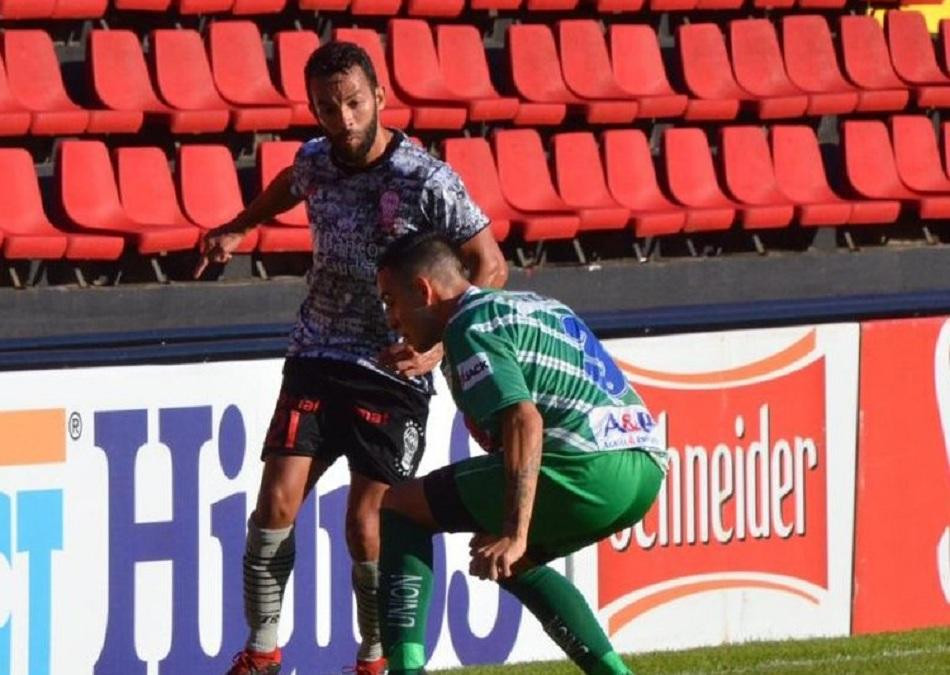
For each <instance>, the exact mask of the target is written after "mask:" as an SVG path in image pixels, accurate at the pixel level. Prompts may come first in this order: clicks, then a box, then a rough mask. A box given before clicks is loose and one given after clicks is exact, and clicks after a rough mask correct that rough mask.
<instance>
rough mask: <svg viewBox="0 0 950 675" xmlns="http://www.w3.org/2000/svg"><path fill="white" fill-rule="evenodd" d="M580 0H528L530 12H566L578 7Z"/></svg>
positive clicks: (526, 4) (527, 6) (526, 6)
mask: <svg viewBox="0 0 950 675" xmlns="http://www.w3.org/2000/svg"><path fill="white" fill-rule="evenodd" d="M578 2H579V0H526V2H525V9H527V10H528V11H530V12H566V11H569V10H572V9H574V8H576V7H577V3H578Z"/></svg>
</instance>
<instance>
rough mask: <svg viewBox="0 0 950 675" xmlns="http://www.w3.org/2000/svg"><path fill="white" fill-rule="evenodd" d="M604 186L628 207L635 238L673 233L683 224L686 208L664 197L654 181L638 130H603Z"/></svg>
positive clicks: (647, 150)
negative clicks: (605, 181)
mask: <svg viewBox="0 0 950 675" xmlns="http://www.w3.org/2000/svg"><path fill="white" fill-rule="evenodd" d="M604 163H605V164H606V166H607V185H608V187H609V188H610V194H611V195H613V198H614V199H615V200H616V201H617V203H618V204H620V205H621V206H624V207H626V208H628V209H630V216H631V218H632V219H633V223H634V230H635V232H636V235H637V236H638V237H655V236H660V235H664V234H674V233H676V232H679V231H680V230H682V229H683V226H684V225H685V224H686V211H685V210H683V208H682V207H680V206H677V205H676V204H674V203H673V202H671V201H670V200H669V199H667V198H666V197H665V196H664V195H663V193H662V192H661V191H660V187H659V185H657V182H656V169H655V168H654V166H653V158H652V157H651V155H650V144H649V142H648V141H647V138H646V136H645V135H644V133H643V132H642V131H640V130H639V129H611V130H610V131H607V132H605V133H604Z"/></svg>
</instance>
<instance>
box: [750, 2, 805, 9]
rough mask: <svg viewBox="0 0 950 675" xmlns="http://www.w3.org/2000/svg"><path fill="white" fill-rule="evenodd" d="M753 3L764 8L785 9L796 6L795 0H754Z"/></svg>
mask: <svg viewBox="0 0 950 675" xmlns="http://www.w3.org/2000/svg"><path fill="white" fill-rule="evenodd" d="M752 5H753V6H754V7H758V8H762V9H785V8H787V7H794V6H795V0H753V1H752Z"/></svg>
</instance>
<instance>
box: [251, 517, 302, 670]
mask: <svg viewBox="0 0 950 675" xmlns="http://www.w3.org/2000/svg"><path fill="white" fill-rule="evenodd" d="M294 553H295V551H294V527H293V525H291V526H290V527H285V528H283V529H280V530H265V529H263V528H259V527H258V526H257V525H256V524H255V523H254V519H253V517H252V518H251V519H250V520H248V521H247V547H246V549H245V552H244V617H245V618H246V619H247V625H248V627H249V628H250V629H251V633H250V636H249V637H248V639H247V645H246V646H247V649H250V650H252V651H255V652H271V651H274V650H275V649H276V648H277V626H278V624H279V623H280V605H281V601H282V599H283V596H284V587H285V586H286V585H287V577H289V576H290V572H291V570H293V568H294Z"/></svg>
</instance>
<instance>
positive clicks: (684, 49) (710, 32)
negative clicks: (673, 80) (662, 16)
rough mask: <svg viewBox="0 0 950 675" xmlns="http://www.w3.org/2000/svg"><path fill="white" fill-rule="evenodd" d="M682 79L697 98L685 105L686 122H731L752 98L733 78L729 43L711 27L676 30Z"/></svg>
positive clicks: (684, 26)
mask: <svg viewBox="0 0 950 675" xmlns="http://www.w3.org/2000/svg"><path fill="white" fill-rule="evenodd" d="M676 40H677V44H678V46H679V53H680V61H681V63H682V64H683V79H684V80H685V81H686V86H687V87H689V90H690V92H691V93H692V94H693V96H694V97H695V98H691V99H690V100H689V103H688V104H687V105H686V119H689V120H728V119H733V118H735V116H736V115H737V114H738V113H739V103H740V101H743V100H745V99H748V98H750V95H749V93H748V92H747V91H745V90H744V89H743V88H742V87H740V86H739V85H738V84H737V83H736V80H735V78H734V77H733V75H732V65H731V64H730V63H729V55H728V54H727V53H726V41H725V40H724V39H723V37H722V32H720V30H719V27H718V26H716V25H715V24H712V23H693V24H683V25H681V26H679V27H678V28H677V30H676Z"/></svg>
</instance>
